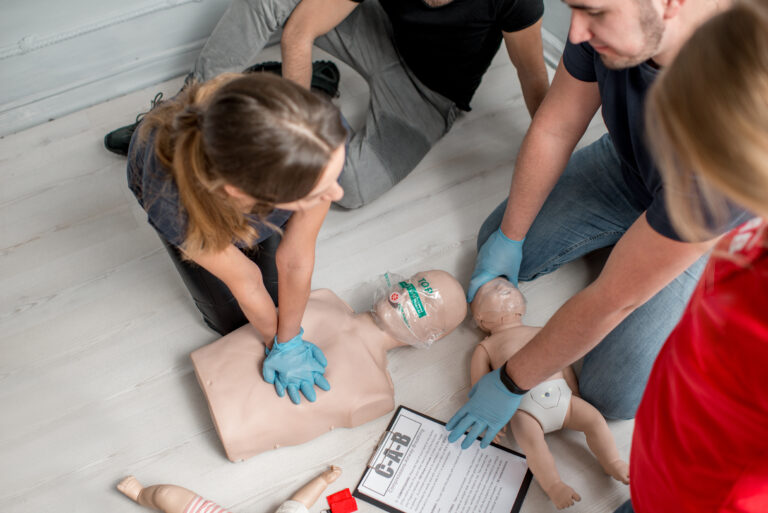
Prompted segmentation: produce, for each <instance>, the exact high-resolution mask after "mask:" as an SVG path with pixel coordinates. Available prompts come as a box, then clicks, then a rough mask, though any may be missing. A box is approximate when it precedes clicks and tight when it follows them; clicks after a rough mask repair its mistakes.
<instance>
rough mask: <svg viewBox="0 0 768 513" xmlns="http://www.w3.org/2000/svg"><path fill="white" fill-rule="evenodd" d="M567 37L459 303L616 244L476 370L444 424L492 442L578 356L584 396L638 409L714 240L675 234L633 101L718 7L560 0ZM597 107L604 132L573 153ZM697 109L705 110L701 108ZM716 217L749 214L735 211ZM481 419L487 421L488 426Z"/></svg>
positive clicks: (609, 411)
mask: <svg viewBox="0 0 768 513" xmlns="http://www.w3.org/2000/svg"><path fill="white" fill-rule="evenodd" d="M565 2H566V3H567V4H568V5H569V6H570V7H571V9H572V17H571V28H570V33H569V39H570V42H569V43H568V45H567V46H566V48H565V52H564V54H563V59H562V61H561V63H560V65H559V67H558V69H557V72H556V75H555V78H554V80H553V82H552V86H551V88H550V90H549V93H548V94H547V96H546V98H545V99H544V102H542V104H541V107H540V108H539V110H538V111H537V113H536V116H535V117H534V120H533V122H532V123H531V127H530V129H529V130H528V133H527V135H526V137H525V139H524V141H523V144H522V147H521V149H520V153H519V155H518V158H517V163H516V165H515V172H514V178H513V180H512V187H511V189H510V195H509V198H508V200H507V201H505V202H504V203H502V204H501V205H499V207H498V208H497V209H496V211H494V212H493V213H492V214H491V215H490V216H489V218H488V219H487V220H486V222H485V223H484V225H483V227H482V228H481V230H480V234H479V236H478V247H479V252H478V258H477V262H476V266H475V271H474V273H473V275H472V280H471V282H470V287H469V294H468V299H470V300H471V298H472V297H473V296H474V294H475V292H476V291H477V289H478V288H479V287H480V286H481V285H482V284H484V283H485V282H487V281H489V280H490V279H492V278H494V277H496V276H506V277H507V278H508V279H510V280H511V281H513V282H515V283H517V281H518V278H519V279H520V280H523V281H527V280H532V279H534V278H536V277H537V276H541V275H542V274H546V273H549V272H552V271H554V270H555V269H557V268H558V267H559V266H561V265H562V264H564V263H566V262H568V261H571V260H573V259H575V258H578V257H580V256H582V255H585V254H586V253H589V252H591V251H593V250H596V249H598V248H602V247H606V246H614V247H613V250H612V251H611V254H610V257H609V258H608V261H607V263H606V264H605V267H604V268H603V270H602V272H601V273H600V276H599V277H598V278H597V279H596V280H595V281H594V282H593V283H592V284H590V285H589V286H588V287H587V288H585V289H584V290H583V291H581V292H580V293H578V294H577V295H575V296H574V297H573V298H571V299H570V300H569V301H568V302H567V303H566V304H565V305H563V306H562V307H561V308H560V309H559V310H558V311H557V312H556V313H555V315H554V316H553V317H552V318H551V319H550V321H549V322H548V323H547V324H546V326H544V328H543V329H542V330H541V331H540V332H539V334H537V335H536V337H535V338H533V339H532V340H531V342H529V343H528V345H527V346H526V347H525V348H524V349H522V350H521V351H520V352H518V353H517V354H516V355H515V356H513V357H512V358H510V360H509V361H508V362H507V364H506V366H505V367H502V369H501V372H500V373H497V374H494V375H490V374H489V375H488V376H486V378H483V380H481V381H480V382H478V384H477V385H476V388H475V389H474V391H473V394H472V397H471V399H470V400H469V402H468V403H467V404H466V405H465V406H464V407H463V408H462V409H461V410H459V412H458V413H457V414H456V415H455V418H454V419H452V422H449V424H448V427H449V428H451V430H452V433H451V436H450V439H451V440H455V439H457V438H459V437H460V436H461V435H462V434H463V433H464V432H465V430H466V429H470V435H468V438H472V439H474V438H475V437H476V436H478V435H479V434H481V433H482V432H483V431H485V432H486V435H485V437H484V438H483V443H485V442H489V441H490V440H491V439H492V438H493V436H494V435H495V433H496V431H498V428H500V427H501V426H503V425H504V423H506V421H507V420H508V419H509V417H511V415H512V414H513V413H514V411H515V410H516V408H517V404H518V402H519V398H520V397H521V394H523V393H524V392H525V391H526V390H527V389H530V388H531V387H533V386H534V385H536V384H537V383H539V382H541V381H543V380H544V379H545V378H547V377H548V376H551V375H552V374H553V373H554V372H555V371H557V370H558V369H561V368H563V367H565V366H566V365H568V364H570V363H572V362H574V361H575V360H577V359H578V358H580V357H582V356H584V364H583V367H582V371H581V375H580V378H579V388H580V392H581V394H582V396H583V397H584V399H586V400H587V401H589V402H591V403H592V404H594V405H595V406H596V407H597V408H598V409H599V410H600V411H601V412H602V413H603V414H604V415H605V416H607V417H611V418H631V417H634V414H635V411H636V408H637V405H638V403H639V401H640V398H641V396H642V393H643V389H644V387H645V383H646V381H647V378H648V374H649V372H650V369H651V366H652V364H653V361H654V359H655V357H656V354H657V352H658V351H659V349H660V348H661V345H662V344H663V343H664V341H665V340H666V338H667V335H668V334H669V333H670V331H671V330H672V328H673V327H674V326H675V324H676V323H677V321H678V319H679V317H680V315H681V313H682V311H683V309H684V307H685V304H686V302H687V300H688V298H689V296H690V294H691V293H692V291H693V288H694V285H695V284H696V282H697V280H698V277H699V274H700V273H701V271H702V269H703V265H704V261H705V260H706V254H707V252H708V251H709V249H710V248H711V247H712V246H713V245H714V243H715V241H716V240H707V241H695V242H689V241H683V240H681V238H680V237H679V236H678V235H677V233H676V232H675V230H674V228H673V227H672V225H671V224H670V220H669V216H668V214H667V208H666V205H665V199H664V191H663V185H662V181H661V177H660V175H659V173H658V171H657V169H656V167H655V165H654V162H653V158H652V156H651V155H650V154H649V152H648V149H647V148H646V145H645V138H644V126H643V119H644V118H643V102H644V99H645V94H646V92H647V90H648V88H649V86H650V85H651V83H652V82H653V80H654V78H655V77H656V75H657V73H658V72H659V70H660V68H662V67H663V66H665V65H666V64H668V63H670V62H671V61H672V59H673V58H674V56H675V55H676V52H677V50H678V49H679V47H680V46H681V45H682V43H683V42H684V41H685V40H686V39H687V38H688V36H689V35H690V34H691V33H692V32H693V31H694V30H695V28H696V27H697V26H698V25H699V24H700V23H702V22H703V21H704V20H706V19H707V18H708V17H710V16H712V15H714V14H715V12H716V10H717V9H718V7H717V5H716V4H715V3H714V2H710V1H708V0H611V1H610V2H607V1H605V0H565ZM600 107H602V115H603V119H604V121H605V124H606V126H607V128H608V133H607V134H605V135H604V136H603V137H602V138H601V139H599V140H598V141H597V142H595V143H593V144H591V145H589V146H587V147H586V148H584V149H581V150H579V151H577V152H575V153H573V154H572V152H573V149H574V147H575V146H576V143H577V142H578V141H579V139H580V138H581V136H582V135H583V134H584V132H585V130H586V128H587V125H588V124H589V122H590V120H591V119H592V117H593V116H594V114H595V113H596V112H597V109H598V108H600ZM702 108H706V106H702ZM726 217H727V218H726V219H723V220H722V222H720V223H718V224H716V225H714V226H713V229H714V231H715V233H723V232H725V231H727V230H728V229H730V228H731V227H733V226H736V225H738V224H740V223H741V222H743V221H744V220H746V219H747V215H746V214H745V213H744V212H740V211H737V210H735V209H733V210H731V211H730V212H729V215H728V216H726ZM486 428H487V429H486Z"/></svg>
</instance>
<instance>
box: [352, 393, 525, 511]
mask: <svg viewBox="0 0 768 513" xmlns="http://www.w3.org/2000/svg"><path fill="white" fill-rule="evenodd" d="M460 443H461V439H459V440H458V441H456V442H454V443H452V444H451V443H449V442H448V431H446V429H445V424H444V423H442V422H440V421H437V420H434V419H432V418H430V417H427V416H425V415H422V414H420V413H417V412H415V411H413V410H410V409H408V408H405V407H403V406H401V407H400V408H398V410H397V412H396V414H395V416H394V418H393V419H392V422H391V423H390V426H389V428H388V429H387V432H386V433H385V436H384V437H383V438H382V441H381V442H380V444H379V447H378V448H377V450H376V454H375V455H374V457H373V458H372V459H371V460H370V462H369V466H370V468H368V470H366V472H365V474H363V477H362V479H361V480H360V483H359V484H358V486H357V490H355V496H357V497H359V498H360V499H362V500H365V501H367V502H370V503H372V504H375V505H376V506H378V507H380V508H382V509H384V510H386V511H390V512H398V513H469V512H472V513H480V512H482V513H515V512H516V511H518V510H519V508H520V505H521V504H522V499H523V497H524V496H525V492H526V491H527V490H528V485H529V484H530V480H531V474H530V472H529V471H528V465H527V464H526V462H525V457H524V456H522V455H520V454H518V453H515V452H513V451H510V450H509V449H506V448H503V447H500V446H497V445H493V444H492V445H491V446H489V447H487V448H486V449H480V444H479V443H477V442H476V443H474V444H472V446H471V447H470V448H469V449H467V450H462V449H461V445H460Z"/></svg>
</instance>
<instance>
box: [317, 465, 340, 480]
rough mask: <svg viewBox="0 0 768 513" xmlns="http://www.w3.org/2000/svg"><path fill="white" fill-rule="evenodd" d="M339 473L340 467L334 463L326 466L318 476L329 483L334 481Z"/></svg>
mask: <svg viewBox="0 0 768 513" xmlns="http://www.w3.org/2000/svg"><path fill="white" fill-rule="evenodd" d="M340 475H341V467H337V466H336V465H331V466H330V467H328V469H327V470H326V471H325V472H323V473H322V474H320V477H322V478H323V479H324V480H325V482H326V483H328V484H331V483H333V482H334V481H336V480H337V479H338V478H339V476H340Z"/></svg>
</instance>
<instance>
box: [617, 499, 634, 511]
mask: <svg viewBox="0 0 768 513" xmlns="http://www.w3.org/2000/svg"><path fill="white" fill-rule="evenodd" d="M613 513H635V510H634V509H633V508H632V501H631V500H627V502H625V503H624V504H622V505H621V506H619V507H618V508H616V511H614V512H613Z"/></svg>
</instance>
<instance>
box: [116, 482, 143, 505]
mask: <svg viewBox="0 0 768 513" xmlns="http://www.w3.org/2000/svg"><path fill="white" fill-rule="evenodd" d="M117 489H118V490H120V491H121V492H123V494H124V495H125V496H127V497H128V498H129V499H131V500H132V501H134V502H139V494H140V493H141V491H142V490H143V489H144V487H143V486H141V483H139V481H138V479H136V478H135V477H133V476H128V477H126V478H125V479H123V480H122V481H120V482H119V483H117Z"/></svg>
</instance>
